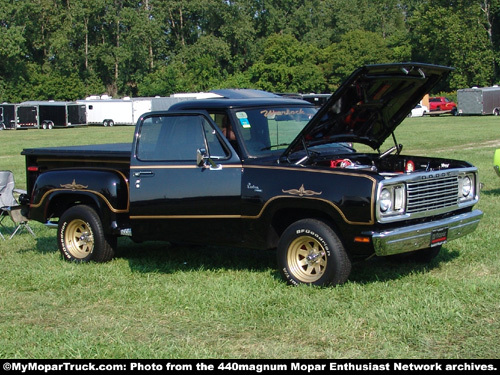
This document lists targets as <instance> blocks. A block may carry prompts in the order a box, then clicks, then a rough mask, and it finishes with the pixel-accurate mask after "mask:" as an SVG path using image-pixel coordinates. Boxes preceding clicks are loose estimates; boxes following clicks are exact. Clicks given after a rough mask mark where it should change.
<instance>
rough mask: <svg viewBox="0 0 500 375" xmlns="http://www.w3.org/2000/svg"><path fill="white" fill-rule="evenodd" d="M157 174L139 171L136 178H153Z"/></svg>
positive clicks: (135, 173)
mask: <svg viewBox="0 0 500 375" xmlns="http://www.w3.org/2000/svg"><path fill="white" fill-rule="evenodd" d="M154 175H155V174H154V172H153V171H137V172H134V177H153V176H154Z"/></svg>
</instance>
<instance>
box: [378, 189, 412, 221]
mask: <svg viewBox="0 0 500 375" xmlns="http://www.w3.org/2000/svg"><path fill="white" fill-rule="evenodd" d="M405 207H406V189H405V185H404V184H396V185H388V186H384V187H383V188H382V189H381V190H380V192H379V195H378V209H379V212H380V214H381V215H382V216H390V215H399V214H402V213H404V211H405Z"/></svg>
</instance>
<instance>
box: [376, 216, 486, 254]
mask: <svg viewBox="0 0 500 375" xmlns="http://www.w3.org/2000/svg"><path fill="white" fill-rule="evenodd" d="M482 216H483V212H482V211H480V210H474V211H471V212H468V213H465V214H460V215H456V216H452V217H449V218H446V219H442V220H437V221H432V222H430V223H424V224H417V225H411V226H408V227H402V228H397V229H392V230H388V231H383V232H371V233H370V235H371V236H372V242H373V246H374V249H375V254H376V255H378V256H386V255H393V254H400V253H406V252H410V251H415V250H420V249H426V248H429V247H431V246H437V245H440V244H443V243H445V242H447V241H450V240H454V239H456V238H459V237H463V236H465V235H467V234H469V233H471V232H473V231H474V230H475V229H476V228H477V226H478V224H479V221H480V220H481V217H482ZM436 234H437V235H438V236H435V235H436Z"/></svg>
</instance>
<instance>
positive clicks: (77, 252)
mask: <svg viewBox="0 0 500 375" xmlns="http://www.w3.org/2000/svg"><path fill="white" fill-rule="evenodd" d="M57 243H58V247H59V251H60V252H61V254H62V256H63V257H64V258H65V259H67V260H69V261H74V262H89V261H95V262H107V261H109V260H111V259H112V258H113V256H114V253H115V247H116V237H113V236H106V235H105V234H104V230H103V227H102V223H101V219H100V218H99V215H98V214H97V213H96V212H95V210H94V209H93V208H91V207H89V206H86V205H78V206H73V207H71V208H69V209H68V210H66V211H65V212H64V213H63V214H62V215H61V218H60V220H59V225H58V229H57Z"/></svg>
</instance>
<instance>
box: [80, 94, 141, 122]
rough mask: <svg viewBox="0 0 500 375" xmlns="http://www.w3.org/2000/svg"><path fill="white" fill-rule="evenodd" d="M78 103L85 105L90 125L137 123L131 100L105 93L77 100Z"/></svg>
mask: <svg viewBox="0 0 500 375" xmlns="http://www.w3.org/2000/svg"><path fill="white" fill-rule="evenodd" d="M77 103H80V104H84V105H85V109H86V113H87V124H88V125H104V126H113V125H115V124H121V125H135V122H134V121H133V115H132V114H133V109H132V104H133V103H132V101H131V100H124V99H111V98H109V97H107V96H104V95H103V96H101V97H98V96H89V97H87V98H85V100H77Z"/></svg>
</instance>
